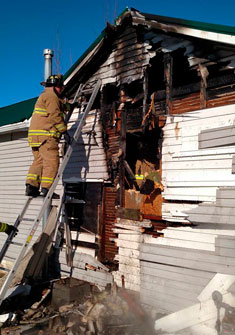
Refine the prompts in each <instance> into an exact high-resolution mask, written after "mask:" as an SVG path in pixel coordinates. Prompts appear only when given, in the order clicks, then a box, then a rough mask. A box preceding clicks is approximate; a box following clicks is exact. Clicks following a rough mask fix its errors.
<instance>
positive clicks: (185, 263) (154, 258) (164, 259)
mask: <svg viewBox="0 0 235 335" xmlns="http://www.w3.org/2000/svg"><path fill="white" fill-rule="evenodd" d="M221 257H222V256H221ZM226 258H228V257H226ZM140 259H141V260H145V261H149V262H155V263H165V264H168V265H175V266H181V267H187V268H190V269H197V270H204V271H210V272H220V273H224V274H233V273H234V271H235V266H234V265H230V264H227V263H225V264H221V263H218V264H216V263H212V262H210V261H204V262H203V261H201V260H199V261H197V260H194V259H182V258H178V257H170V256H166V255H153V254H149V253H141V254H140ZM230 259H231V257H230Z"/></svg>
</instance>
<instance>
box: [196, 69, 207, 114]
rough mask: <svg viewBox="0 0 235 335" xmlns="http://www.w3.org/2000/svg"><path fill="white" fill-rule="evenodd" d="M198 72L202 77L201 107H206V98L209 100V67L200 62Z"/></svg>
mask: <svg viewBox="0 0 235 335" xmlns="http://www.w3.org/2000/svg"><path fill="white" fill-rule="evenodd" d="M198 74H199V76H200V77H201V83H200V107H201V109H203V108H206V100H207V92H206V88H207V77H208V75H209V72H208V70H207V67H206V66H204V65H202V64H198Z"/></svg>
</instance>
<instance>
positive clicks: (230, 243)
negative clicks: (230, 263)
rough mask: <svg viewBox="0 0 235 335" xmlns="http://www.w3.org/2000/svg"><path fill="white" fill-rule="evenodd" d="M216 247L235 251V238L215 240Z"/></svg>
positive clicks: (225, 237)
mask: <svg viewBox="0 0 235 335" xmlns="http://www.w3.org/2000/svg"><path fill="white" fill-rule="evenodd" d="M215 246H216V247H222V248H231V249H235V237H232V236H219V237H218V238H216V240H215ZM234 252H235V250H234ZM234 256H235V255H234Z"/></svg>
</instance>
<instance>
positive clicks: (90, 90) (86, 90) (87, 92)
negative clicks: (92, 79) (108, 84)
mask: <svg viewBox="0 0 235 335" xmlns="http://www.w3.org/2000/svg"><path fill="white" fill-rule="evenodd" d="M93 90H94V88H87V89H85V90H82V91H81V93H82V94H90V93H92V92H93Z"/></svg>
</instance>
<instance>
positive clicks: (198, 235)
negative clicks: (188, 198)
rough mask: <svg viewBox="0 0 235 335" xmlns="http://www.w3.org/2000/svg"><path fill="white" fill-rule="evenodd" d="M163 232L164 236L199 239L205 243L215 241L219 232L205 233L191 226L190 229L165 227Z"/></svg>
mask: <svg viewBox="0 0 235 335" xmlns="http://www.w3.org/2000/svg"><path fill="white" fill-rule="evenodd" d="M201 230H202V229H201ZM161 233H163V234H164V237H170V238H176V239H181V240H187V241H197V242H203V243H215V238H216V237H217V234H213V233H212V232H210V234H208V233H203V232H201V231H197V228H191V230H190V231H189V230H184V229H182V230H178V229H177V228H176V229H168V228H167V229H163V230H162V231H161ZM150 243H151V242H150Z"/></svg>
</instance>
